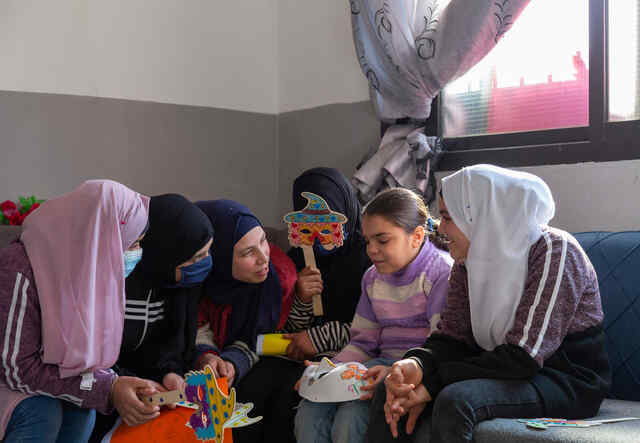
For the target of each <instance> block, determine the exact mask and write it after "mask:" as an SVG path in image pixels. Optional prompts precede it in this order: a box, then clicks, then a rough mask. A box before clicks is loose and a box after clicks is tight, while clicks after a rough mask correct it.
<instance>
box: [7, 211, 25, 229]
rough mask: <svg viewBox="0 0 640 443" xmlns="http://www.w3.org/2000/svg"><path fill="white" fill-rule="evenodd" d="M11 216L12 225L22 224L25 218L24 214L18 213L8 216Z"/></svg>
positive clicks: (10, 222)
mask: <svg viewBox="0 0 640 443" xmlns="http://www.w3.org/2000/svg"><path fill="white" fill-rule="evenodd" d="M8 218H9V224H10V225H11V226H20V225H21V224H22V221H23V220H24V218H23V217H22V215H20V214H18V213H16V215H14V216H11V217H8Z"/></svg>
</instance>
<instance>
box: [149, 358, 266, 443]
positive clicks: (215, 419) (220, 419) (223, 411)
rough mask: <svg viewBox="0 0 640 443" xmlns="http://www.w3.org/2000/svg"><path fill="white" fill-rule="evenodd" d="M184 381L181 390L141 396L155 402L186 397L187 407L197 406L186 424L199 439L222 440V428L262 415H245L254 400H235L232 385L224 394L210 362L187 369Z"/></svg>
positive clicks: (244, 422)
mask: <svg viewBox="0 0 640 443" xmlns="http://www.w3.org/2000/svg"><path fill="white" fill-rule="evenodd" d="M185 383H186V386H185V388H184V392H180V391H170V392H163V393H160V394H154V395H152V396H150V397H148V398H146V399H144V400H145V401H146V402H147V403H149V404H155V405H162V404H167V403H172V402H174V401H186V402H187V403H186V405H187V406H188V407H192V408H194V409H196V411H195V412H194V413H193V415H191V417H190V418H189V421H188V422H187V423H186V426H188V427H190V428H193V430H194V432H195V434H196V437H197V438H198V440H202V441H213V442H216V443H224V430H225V429H227V428H236V427H242V426H247V425H250V424H252V423H255V422H257V421H260V420H261V419H262V417H248V416H247V414H248V413H249V411H250V410H251V409H252V408H253V404H252V403H245V404H243V403H236V400H235V399H236V391H235V389H233V388H231V392H230V393H229V395H228V396H227V395H225V394H224V393H223V392H222V391H221V390H220V388H219V387H218V383H217V382H216V378H215V376H214V374H213V371H212V370H211V368H210V367H209V366H205V368H204V369H203V370H201V371H191V372H189V373H188V374H187V375H186V376H185Z"/></svg>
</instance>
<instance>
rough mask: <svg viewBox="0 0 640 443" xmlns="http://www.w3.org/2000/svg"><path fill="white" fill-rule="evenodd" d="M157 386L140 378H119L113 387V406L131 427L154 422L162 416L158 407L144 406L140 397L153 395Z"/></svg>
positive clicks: (156, 390)
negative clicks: (150, 421)
mask: <svg viewBox="0 0 640 443" xmlns="http://www.w3.org/2000/svg"><path fill="white" fill-rule="evenodd" d="M156 386H157V384H156V383H154V382H152V381H151V380H144V379H141V378H138V377H118V378H117V380H116V381H115V382H114V383H113V386H111V401H112V403H113V406H114V407H115V408H116V410H117V411H118V414H120V417H122V420H123V421H124V422H125V423H126V424H128V425H129V426H136V425H140V424H142V423H146V422H148V421H149V420H153V419H154V418H156V417H157V416H158V415H160V408H159V407H158V406H153V405H146V404H144V403H143V402H142V401H141V400H140V398H138V396H149V395H153V394H155V393H157V392H159V391H158V389H157V388H156Z"/></svg>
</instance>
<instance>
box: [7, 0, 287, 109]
mask: <svg viewBox="0 0 640 443" xmlns="http://www.w3.org/2000/svg"><path fill="white" fill-rule="evenodd" d="M276 6H277V5H276V0H251V1H249V2H242V1H215V0H214V1H212V0H188V1H180V0H153V1H146V0H108V1H102V0H57V1H48V0H4V1H2V2H0V60H1V61H2V63H1V67H2V68H1V69H0V90H10V91H31V92H48V93H59V94H74V95H87V96H96V97H110V98H124V99H132V100H143V101H153V102H163V103H176V104H186V105H200V106H209V107H215V108H223V109H233V110H241V111H254V112H262V113H270V114H275V113H277V111H278V108H277V101H278V94H277V83H278V81H277V77H276V76H277V59H276V55H277V53H276V30H275V23H276V13H277V8H276Z"/></svg>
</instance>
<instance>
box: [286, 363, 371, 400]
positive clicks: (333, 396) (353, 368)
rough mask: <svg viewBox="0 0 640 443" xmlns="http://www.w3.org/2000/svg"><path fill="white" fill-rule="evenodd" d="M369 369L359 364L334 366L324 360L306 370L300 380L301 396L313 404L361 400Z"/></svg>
mask: <svg viewBox="0 0 640 443" xmlns="http://www.w3.org/2000/svg"><path fill="white" fill-rule="evenodd" d="M366 372H367V368H366V367H365V366H364V365H363V364H362V363H358V362H350V363H340V364H337V365H336V364H334V363H332V362H331V360H329V359H328V358H323V359H322V361H321V362H320V364H317V365H311V366H309V367H307V369H305V371H304V373H303V374H302V379H301V380H300V387H299V390H298V392H299V393H300V396H301V397H303V398H306V399H307V400H310V401H313V402H319V403H323V402H342V401H349V400H356V399H358V398H360V396H361V395H362V392H361V391H360V388H362V386H364V385H366V384H368V383H369V382H368V381H367V380H365V379H364V376H365V374H366Z"/></svg>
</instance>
